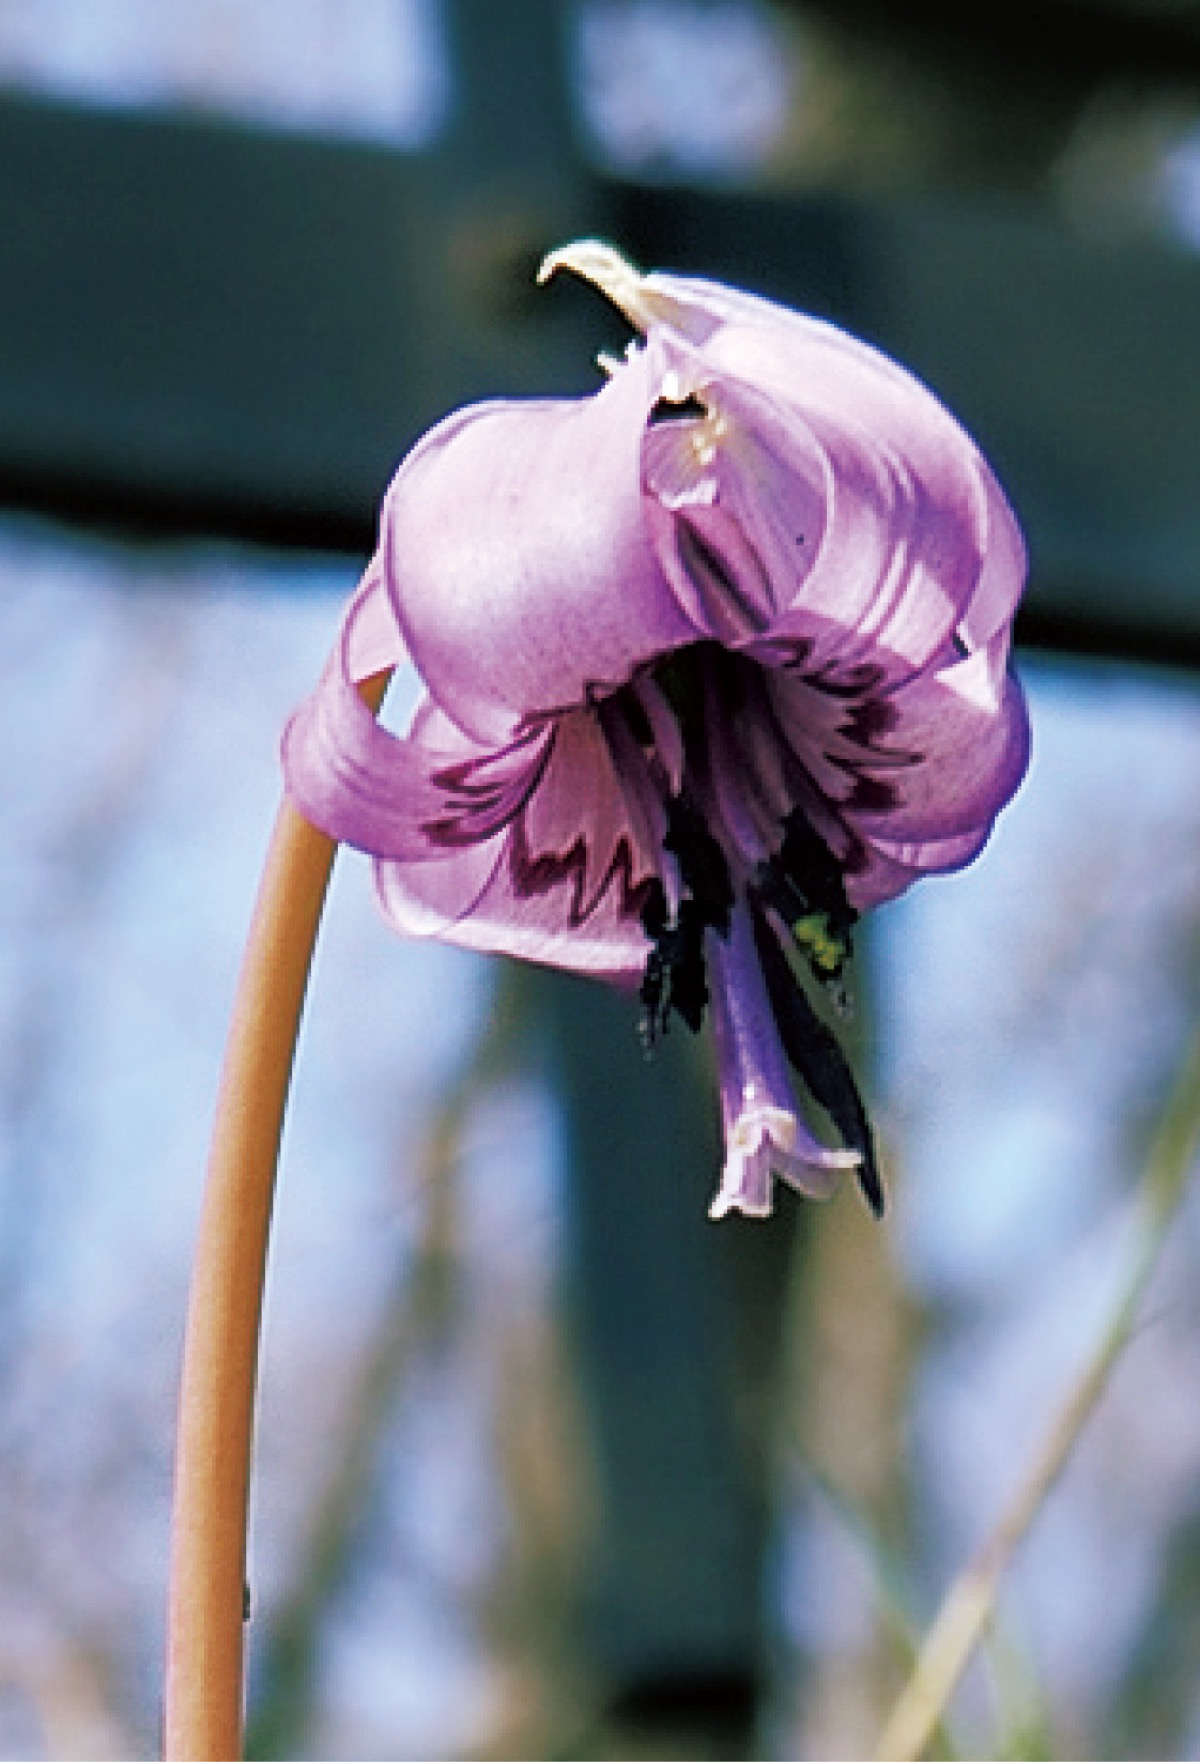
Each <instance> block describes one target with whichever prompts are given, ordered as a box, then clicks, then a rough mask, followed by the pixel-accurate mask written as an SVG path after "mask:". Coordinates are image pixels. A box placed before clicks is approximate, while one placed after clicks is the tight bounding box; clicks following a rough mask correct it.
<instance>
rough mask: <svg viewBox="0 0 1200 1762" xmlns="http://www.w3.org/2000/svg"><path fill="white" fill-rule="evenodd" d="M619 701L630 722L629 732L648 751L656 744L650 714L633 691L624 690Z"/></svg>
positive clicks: (626, 718) (627, 720)
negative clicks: (648, 714)
mask: <svg viewBox="0 0 1200 1762" xmlns="http://www.w3.org/2000/svg"><path fill="white" fill-rule="evenodd" d="M619 701H620V705H621V708H622V710H623V711H624V713H625V720H626V722H627V723H628V724H629V732H630V733H631V734H632V735H633V738H634V739H635V740H636V741H637V743H638V745H639V746H640V747H641V748H642V749H643V751H646V752H648V751H649V750H650V749H651V748H652V747H653V745H654V730H653V728H651V726H650V718H649V716H647V714H646V712H645V710H644V709H643V708H642V706H641V704H640V703H639V702H638V700H637V698H636V697H635V696H634V694H633V692H632V691H625V692H622V693H621V696H620V700H619Z"/></svg>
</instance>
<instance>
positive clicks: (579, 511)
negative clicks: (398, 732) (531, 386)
mask: <svg viewBox="0 0 1200 1762" xmlns="http://www.w3.org/2000/svg"><path fill="white" fill-rule="evenodd" d="M659 372H660V369H659V367H658V366H657V365H656V362H655V361H654V360H652V359H651V354H650V352H648V351H645V350H643V351H640V352H638V353H637V354H636V355H635V356H634V358H633V359H632V360H630V361H629V362H628V363H626V364H625V365H623V366H621V367H620V368H618V369H617V370H616V371H615V372H614V375H613V377H612V379H611V380H610V381H609V382H608V383H607V384H606V385H605V386H603V387H602V389H601V390H600V391H598V392H597V393H596V394H595V396H593V397H590V398H583V399H575V400H561V401H557V402H528V403H519V404H518V403H493V404H484V405H478V406H475V407H474V408H472V409H469V410H464V411H461V412H460V413H459V414H458V415H456V416H453V417H451V418H449V420H448V421H446V422H443V423H442V424H440V425H439V426H438V427H437V428H435V429H434V430H433V431H432V432H431V433H430V434H429V435H427V436H426V438H425V439H424V440H423V441H422V442H421V443H420V444H419V445H418V446H417V447H416V448H415V450H414V451H413V452H412V453H411V454H410V455H409V457H408V458H407V460H406V461H405V462H404V464H403V465H402V466H401V468H400V470H399V472H398V473H397V475H396V477H395V479H394V481H393V483H392V486H391V489H390V490H389V492H388V496H387V500H386V504H385V508H384V515H383V533H384V539H383V542H384V568H385V574H386V580H387V585H388V592H389V594H390V596H391V600H392V604H393V607H394V609H395V612H396V617H397V621H398V623H399V626H400V629H401V631H402V633H403V635H404V638H405V640H406V642H407V644H408V647H409V649H410V652H411V654H412V657H413V660H414V661H415V663H416V665H417V668H418V670H419V671H420V673H421V675H422V677H423V679H424V681H425V683H426V685H427V687H428V689H429V692H430V694H431V696H432V697H433V698H434V700H435V701H436V702H437V703H439V704H440V705H441V706H442V708H443V709H444V710H445V711H446V713H447V715H449V716H450V717H451V718H452V719H453V720H454V721H455V722H457V723H458V725H459V726H460V727H461V728H462V729H463V730H464V731H465V732H466V733H468V734H470V735H473V736H474V737H475V738H476V739H478V740H481V741H482V740H492V739H496V738H500V737H503V736H504V735H505V734H506V733H507V731H508V729H509V728H510V727H511V725H512V723H513V721H514V720H516V719H518V718H520V717H523V716H530V715H543V714H550V713H553V712H556V711H558V710H560V709H563V708H567V707H570V706H573V705H576V704H582V703H587V702H589V701H593V700H595V699H596V698H597V697H598V696H600V695H603V694H604V693H605V692H608V691H611V690H613V689H614V688H615V687H617V686H619V685H621V684H623V683H624V682H625V681H626V680H627V679H629V678H630V677H631V675H632V674H633V673H634V672H635V671H636V670H637V668H638V667H639V666H641V665H642V664H644V663H645V662H646V661H648V660H650V659H652V658H653V657H654V656H655V655H658V654H660V653H663V652H664V651H666V650H669V649H671V648H673V647H675V646H677V645H678V644H680V643H682V642H686V641H688V640H691V639H692V638H693V636H694V635H695V632H694V629H693V627H692V624H691V622H690V620H689V619H688V618H687V616H686V614H685V612H684V610H683V609H682V608H681V607H680V605H679V604H678V602H677V601H676V599H675V596H674V594H673V593H672V592H671V589H670V587H669V586H668V584H667V582H666V580H665V578H664V576H663V574H662V571H661V570H660V568H659V567H658V564H657V561H656V559H655V557H654V554H653V551H652V548H651V547H650V545H649V544H648V543H647V538H646V527H645V518H644V512H643V496H642V485H641V474H640V458H641V437H642V432H643V429H644V427H645V424H646V421H647V419H648V417H649V413H650V410H651V408H652V406H653V404H654V402H655V398H656V396H657V381H658V375H659Z"/></svg>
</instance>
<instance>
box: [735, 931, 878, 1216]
mask: <svg viewBox="0 0 1200 1762" xmlns="http://www.w3.org/2000/svg"><path fill="white" fill-rule="evenodd" d="M708 949H709V962H710V974H711V982H712V1010H713V1036H714V1041H715V1045H716V1053H717V1071H718V1079H719V1083H720V1090H721V1115H722V1120H723V1123H724V1127H725V1166H724V1169H723V1171H722V1175H721V1184H720V1187H719V1189H718V1191H717V1194H716V1197H715V1198H714V1199H713V1202H712V1205H711V1207H710V1209H709V1216H710V1217H712V1218H721V1217H724V1216H725V1214H726V1213H727V1212H730V1211H740V1212H743V1213H745V1214H746V1215H747V1216H749V1217H766V1216H767V1215H768V1214H769V1213H770V1211H771V1208H772V1192H773V1186H774V1182H775V1180H776V1179H778V1180H782V1181H785V1182H786V1183H787V1184H788V1186H790V1187H794V1188H795V1189H796V1190H797V1191H798V1192H800V1193H807V1194H808V1195H809V1196H810V1197H811V1198H814V1199H827V1198H828V1197H829V1195H830V1194H831V1193H832V1192H833V1190H834V1188H835V1187H836V1185H837V1182H838V1177H839V1176H840V1175H841V1174H842V1173H843V1172H844V1171H845V1170H847V1169H856V1168H857V1167H858V1166H859V1163H860V1161H861V1157H860V1155H859V1153H858V1151H857V1150H831V1149H828V1148H826V1146H824V1145H822V1144H819V1143H818V1142H817V1140H816V1139H815V1138H814V1137H813V1135H812V1133H811V1132H810V1131H809V1129H808V1127H807V1126H806V1125H805V1123H804V1121H803V1120H802V1119H801V1118H800V1116H799V1114H798V1113H797V1111H796V1102H795V1097H794V1095H793V1093H792V1087H791V1081H790V1079H789V1077H788V1069H787V1060H786V1058H785V1056H784V1053H783V1049H782V1047H781V1046H780V1043H779V1034H778V1030H777V1028H776V1026H775V1018H774V1015H773V1014H772V1010H771V1004H770V1000H769V999H768V997H767V992H766V986H765V984H764V981H763V976H762V972H761V969H760V967H759V963H758V958H757V954H756V951H755V945H754V935H753V931H752V929H751V926H750V922H749V918H748V914H747V911H746V908H745V906H738V907H737V908H736V909H735V911H734V913H733V920H732V924H731V927H730V934H729V939H728V941H725V940H724V939H722V938H720V937H718V936H716V935H710V936H709V939H708Z"/></svg>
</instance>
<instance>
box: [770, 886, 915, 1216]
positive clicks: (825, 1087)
mask: <svg viewBox="0 0 1200 1762" xmlns="http://www.w3.org/2000/svg"><path fill="white" fill-rule="evenodd" d="M751 915H752V919H753V924H754V941H755V945H756V947H757V949H758V958H759V961H760V963H761V965H762V972H763V978H764V979H765V980H766V983H767V994H768V996H769V997H770V999H771V1009H772V1011H773V1013H774V1016H775V1023H776V1026H777V1027H778V1029H779V1037H780V1039H781V1040H782V1042H783V1049H784V1051H785V1052H786V1053H787V1055H788V1058H789V1059H790V1060H791V1062H792V1064H793V1065H794V1066H795V1068H796V1070H797V1072H798V1073H799V1075H800V1077H801V1079H802V1080H803V1082H804V1084H805V1086H806V1088H807V1089H808V1092H809V1094H810V1095H811V1096H812V1098H813V1100H814V1101H816V1102H817V1103H818V1104H819V1105H820V1106H821V1107H823V1108H824V1109H825V1111H826V1113H827V1114H828V1115H829V1117H830V1119H831V1120H832V1121H833V1123H834V1125H835V1126H836V1127H837V1129H838V1131H839V1132H840V1133H841V1135H842V1138H843V1141H844V1142H845V1143H846V1144H847V1145H849V1146H850V1148H851V1149H853V1150H857V1151H858V1153H859V1156H860V1158H861V1161H860V1162H859V1164H858V1167H857V1170H856V1173H857V1175H858V1184H859V1186H860V1187H861V1188H862V1191H863V1196H864V1198H865V1199H866V1201H867V1204H868V1205H869V1206H870V1208H871V1210H872V1212H873V1213H874V1214H875V1216H876V1217H882V1216H883V1212H884V1209H885V1206H886V1204H887V1199H886V1195H885V1193H884V1188H883V1180H882V1177H881V1175H880V1172H879V1162H878V1159H877V1157H876V1154H875V1140H874V1136H873V1134H872V1131H871V1122H870V1120H869V1119H868V1117H867V1110H866V1108H865V1107H864V1106H863V1101H862V1097H861V1095H860V1094H859V1092H858V1085H857V1083H856V1082H855V1079H854V1073H853V1071H852V1070H851V1069H850V1065H849V1063H848V1062H847V1059H846V1055H845V1053H844V1052H843V1051H842V1049H841V1047H840V1046H839V1045H838V1043H837V1040H836V1039H835V1038H834V1036H833V1034H832V1033H831V1032H830V1030H829V1029H828V1028H827V1027H826V1026H825V1024H824V1022H822V1021H821V1020H820V1018H819V1017H818V1015H817V1013H816V1011H815V1010H814V1009H813V1006H812V1004H811V1003H810V1002H809V1000H808V998H807V997H806V996H805V995H804V992H803V991H802V990H801V988H800V986H799V984H798V983H797V981H796V977H795V974H794V973H793V972H792V969H791V967H790V966H789V965H788V961H787V957H786V955H785V954H784V952H783V949H782V947H781V946H780V943H779V940H778V938H777V936H776V935H775V932H774V931H773V930H772V928H771V925H770V924H769V923H768V921H767V919H766V917H765V915H764V914H763V912H762V911H761V910H760V909H754V908H753V907H752V908H751Z"/></svg>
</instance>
